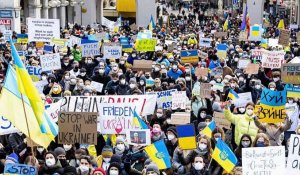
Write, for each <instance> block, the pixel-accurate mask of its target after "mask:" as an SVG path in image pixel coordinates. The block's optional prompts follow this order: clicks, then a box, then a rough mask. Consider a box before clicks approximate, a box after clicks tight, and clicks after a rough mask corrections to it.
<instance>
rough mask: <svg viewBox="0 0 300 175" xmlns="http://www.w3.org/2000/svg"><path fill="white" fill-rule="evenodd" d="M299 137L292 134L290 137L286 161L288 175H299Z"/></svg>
mask: <svg viewBox="0 0 300 175" xmlns="http://www.w3.org/2000/svg"><path fill="white" fill-rule="evenodd" d="M299 150H300V136H299V135H295V134H292V135H291V137H290V146H289V156H288V159H287V170H288V172H289V174H300V169H299V167H300V164H299V163H300V162H299V160H300V155H299Z"/></svg>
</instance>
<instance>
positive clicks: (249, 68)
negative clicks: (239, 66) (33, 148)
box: [245, 63, 259, 75]
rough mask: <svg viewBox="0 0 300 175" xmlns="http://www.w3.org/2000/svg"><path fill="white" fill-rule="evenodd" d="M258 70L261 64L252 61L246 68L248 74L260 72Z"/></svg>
mask: <svg viewBox="0 0 300 175" xmlns="http://www.w3.org/2000/svg"><path fill="white" fill-rule="evenodd" d="M258 70H259V64H252V63H250V64H248V66H247V67H246V69H245V71H246V74H249V75H255V74H258Z"/></svg>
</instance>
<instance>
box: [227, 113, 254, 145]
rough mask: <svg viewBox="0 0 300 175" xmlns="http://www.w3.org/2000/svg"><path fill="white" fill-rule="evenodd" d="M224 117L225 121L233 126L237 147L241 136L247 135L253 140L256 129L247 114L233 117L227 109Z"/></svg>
mask: <svg viewBox="0 0 300 175" xmlns="http://www.w3.org/2000/svg"><path fill="white" fill-rule="evenodd" d="M224 115H225V118H226V119H227V120H229V121H230V122H231V123H232V124H234V125H235V130H234V133H235V138H234V140H235V143H236V144H237V145H239V144H240V140H241V137H242V135H243V134H249V135H250V136H251V139H252V140H254V138H255V137H256V135H257V132H258V128H257V127H256V125H255V123H254V119H253V118H252V117H251V116H248V115H247V114H242V115H234V114H232V113H231V112H230V110H229V109H225V110H224Z"/></svg>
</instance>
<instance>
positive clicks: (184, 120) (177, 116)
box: [171, 112, 191, 125]
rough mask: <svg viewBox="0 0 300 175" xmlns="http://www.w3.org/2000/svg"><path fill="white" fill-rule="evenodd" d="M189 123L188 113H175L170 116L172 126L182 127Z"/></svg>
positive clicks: (189, 116)
mask: <svg viewBox="0 0 300 175" xmlns="http://www.w3.org/2000/svg"><path fill="white" fill-rule="evenodd" d="M190 122H191V114H190V113H188V112H175V113H173V114H171V124H172V125H184V124H188V123H190Z"/></svg>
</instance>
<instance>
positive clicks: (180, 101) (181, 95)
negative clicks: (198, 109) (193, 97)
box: [172, 91, 187, 110]
mask: <svg viewBox="0 0 300 175" xmlns="http://www.w3.org/2000/svg"><path fill="white" fill-rule="evenodd" d="M186 98H187V97H186V92H185V91H177V92H174V93H173V94H172V110H176V109H178V108H180V109H185V108H186Z"/></svg>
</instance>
